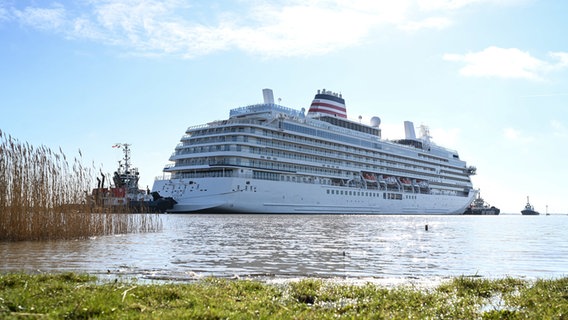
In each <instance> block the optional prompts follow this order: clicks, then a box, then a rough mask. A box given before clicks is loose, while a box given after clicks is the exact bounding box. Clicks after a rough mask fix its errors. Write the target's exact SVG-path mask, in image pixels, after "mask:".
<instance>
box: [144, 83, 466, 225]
mask: <svg viewBox="0 0 568 320" xmlns="http://www.w3.org/2000/svg"><path fill="white" fill-rule="evenodd" d="M263 97H264V102H263V103H260V104H254V105H249V106H244V107H238V108H235V109H232V110H230V113H229V118H228V119H226V120H218V121H213V122H209V123H207V124H202V125H197V126H191V127H189V128H188V129H187V130H186V131H185V134H184V135H183V136H182V137H181V142H180V143H179V144H178V145H177V146H176V147H175V151H174V153H173V154H172V155H171V157H170V158H169V160H170V163H169V164H168V165H166V166H165V168H164V173H163V176H162V177H160V178H156V180H155V182H154V185H153V188H152V191H153V192H158V193H159V195H160V196H162V197H172V198H173V199H174V200H175V202H176V204H175V205H174V206H173V208H171V209H170V210H168V212H170V213H199V212H203V213H205V212H206V213H267V214H463V213H464V211H465V210H466V208H467V206H468V205H469V204H470V203H471V202H472V200H473V199H474V197H475V195H476V194H477V190H475V189H474V188H473V186H472V182H471V179H470V177H471V176H472V175H474V174H475V171H476V169H475V167H473V166H467V164H466V162H465V161H463V160H461V159H460V158H459V155H458V153H457V152H456V151H454V150H450V149H447V148H443V147H441V146H438V145H436V144H435V143H434V142H432V141H431V137H430V134H429V131H428V128H427V127H425V126H421V127H420V133H421V134H420V137H417V136H416V134H415V128H414V125H413V123H412V122H410V121H405V122H404V128H405V137H404V138H401V139H399V140H386V139H382V138H381V128H380V124H381V120H380V118H379V117H372V118H371V119H370V123H369V124H364V123H361V117H359V119H358V121H357V120H350V119H348V117H347V108H346V105H345V100H344V98H343V96H342V95H341V94H339V93H335V92H332V91H329V90H325V89H323V90H318V91H317V94H316V95H315V98H314V99H313V101H312V103H311V105H310V107H309V109H308V112H307V113H306V111H305V108H302V109H301V110H297V109H292V108H288V107H284V106H282V105H279V104H277V103H275V102H274V94H273V92H272V90H271V89H264V90H263Z"/></svg>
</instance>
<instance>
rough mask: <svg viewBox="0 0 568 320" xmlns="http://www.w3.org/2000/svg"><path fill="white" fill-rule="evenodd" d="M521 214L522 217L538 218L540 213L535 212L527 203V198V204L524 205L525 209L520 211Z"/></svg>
mask: <svg viewBox="0 0 568 320" xmlns="http://www.w3.org/2000/svg"><path fill="white" fill-rule="evenodd" d="M521 214H522V215H524V216H538V215H539V214H540V213H539V212H538V211H536V210H535V209H534V207H533V205H532V204H531V203H530V202H529V196H527V204H525V208H524V209H523V210H521Z"/></svg>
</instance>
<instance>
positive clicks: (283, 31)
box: [0, 0, 566, 61]
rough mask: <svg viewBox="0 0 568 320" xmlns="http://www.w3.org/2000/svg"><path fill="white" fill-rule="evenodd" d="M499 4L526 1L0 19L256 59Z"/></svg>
mask: <svg viewBox="0 0 568 320" xmlns="http://www.w3.org/2000/svg"><path fill="white" fill-rule="evenodd" d="M503 1H505V2H516V1H526V0H458V1H455V0H453V1H449V0H427V1H426V0H397V1H391V0H358V1H352V0H303V1H300V0H272V1H268V0H267V1H260V0H232V1H231V0H228V1H224V2H222V4H221V3H217V2H208V1H207V2H202V1H196V0H194V1H190V0H187V1H184V0H163V1H159V0H98V1H95V0H84V1H81V2H71V4H67V5H66V6H65V7H64V6H63V5H60V4H56V5H52V6H51V7H41V6H39V5H37V3H38V2H35V1H29V3H30V5H29V6H24V5H22V2H20V1H17V2H13V3H16V4H17V5H15V4H11V5H0V22H1V21H2V20H4V21H9V20H15V21H18V22H19V23H21V24H22V25H26V26H32V27H34V28H37V29H41V30H51V31H53V32H56V33H59V34H62V35H64V36H65V37H67V38H70V39H88V40H92V41H96V42H101V43H104V44H107V45H113V46H120V47H123V48H127V49H128V50H130V51H132V52H134V53H137V54H146V55H160V54H173V55H178V56H183V57H193V56H198V55H204V54H208V53H210V52H215V51H220V50H228V49H231V48H238V49H240V50H243V51H245V52H249V53H254V54H259V55H262V56H282V55H288V56H291V55H295V56H298V55H302V56H303V55H318V54H323V53H326V52H330V51H333V50H338V49H341V48H345V47H349V46H355V45H357V44H359V43H361V42H363V41H366V40H367V39H369V38H370V37H371V35H372V32H373V31H374V30H375V29H377V28H381V27H385V26H387V27H394V28H398V29H401V30H405V31H418V30H423V29H443V28H447V27H449V26H450V25H452V23H453V21H452V14H453V12H454V11H456V10H457V9H460V8H462V7H464V6H471V5H475V4H492V3H501V2H503ZM18 6H19V7H23V8H21V9H18ZM2 8H4V9H2ZM558 58H559V59H564V61H566V57H564V56H559V57H558Z"/></svg>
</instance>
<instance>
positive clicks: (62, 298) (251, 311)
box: [0, 273, 568, 319]
mask: <svg viewBox="0 0 568 320" xmlns="http://www.w3.org/2000/svg"><path fill="white" fill-rule="evenodd" d="M0 318H2V319H21V318H33V319H35V318H41V319H97V318H99V319H253V318H255V319H337V318H340V319H568V278H561V279H553V280H537V281H527V280H521V279H513V278H504V279H496V280H488V279H482V278H468V277H457V278H454V279H453V280H450V281H448V282H445V283H443V284H440V285H439V286H437V287H435V288H416V287H412V286H398V287H394V288H393V287H388V288H387V287H383V286H379V285H376V284H366V285H345V284H337V283H334V282H333V281H329V280H319V279H306V280H301V281H298V282H287V283H285V284H278V285H276V284H266V283H262V282H259V281H254V280H227V279H219V278H207V279H204V280H200V281H197V282H192V283H187V284H174V283H166V284H164V283H161V284H142V283H137V282H136V281H132V280H128V281H115V282H113V281H111V282H101V281H99V280H97V278H95V277H93V276H89V275H80V274H75V273H61V274H35V275H30V274H24V273H8V274H2V275H0Z"/></svg>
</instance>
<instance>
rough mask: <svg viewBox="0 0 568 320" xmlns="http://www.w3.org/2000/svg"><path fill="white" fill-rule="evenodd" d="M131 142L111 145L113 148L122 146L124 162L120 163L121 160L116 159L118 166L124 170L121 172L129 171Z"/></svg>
mask: <svg viewBox="0 0 568 320" xmlns="http://www.w3.org/2000/svg"><path fill="white" fill-rule="evenodd" d="M130 146H131V144H130V143H115V144H114V145H113V146H112V147H113V148H122V151H123V152H124V159H123V161H124V163H121V161H118V164H119V168H122V169H123V170H124V171H123V173H127V174H128V173H129V171H130V148H129V147H130Z"/></svg>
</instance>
